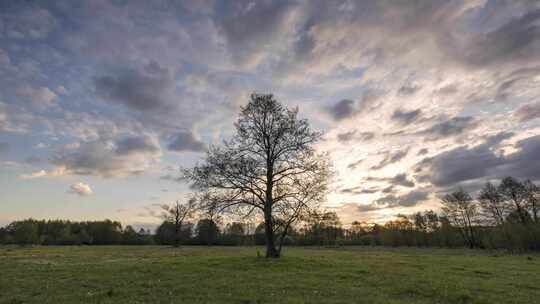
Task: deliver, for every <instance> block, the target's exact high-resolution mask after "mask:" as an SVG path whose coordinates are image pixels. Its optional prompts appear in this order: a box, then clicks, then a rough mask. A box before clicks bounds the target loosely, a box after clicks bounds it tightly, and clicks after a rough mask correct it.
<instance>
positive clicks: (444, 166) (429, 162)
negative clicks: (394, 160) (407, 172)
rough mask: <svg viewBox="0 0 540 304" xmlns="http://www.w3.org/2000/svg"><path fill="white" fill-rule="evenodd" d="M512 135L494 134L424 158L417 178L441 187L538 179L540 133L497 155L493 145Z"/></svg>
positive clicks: (418, 168)
mask: <svg viewBox="0 0 540 304" xmlns="http://www.w3.org/2000/svg"><path fill="white" fill-rule="evenodd" d="M510 136H511V135H509V134H506V135H504V136H500V135H499V136H496V138H497V140H493V137H491V138H488V139H486V141H485V143H483V144H480V145H478V146H475V147H466V146H461V147H457V148H454V149H451V150H449V151H445V152H443V153H440V154H437V155H435V156H434V157H430V158H425V159H424V160H422V161H421V162H419V163H418V164H417V165H416V170H417V171H418V172H419V174H418V176H417V179H420V180H421V181H427V182H430V183H432V184H433V185H435V186H438V187H455V186H456V185H458V184H460V183H463V182H470V181H475V180H477V179H482V180H488V179H492V178H502V177H504V176H514V177H517V178H522V179H531V180H539V179H540V174H539V173H538V172H540V171H538V170H539V169H540V163H539V162H538V161H539V160H540V135H538V136H533V137H529V138H525V139H522V140H520V141H518V142H517V143H516V144H515V149H516V151H515V152H513V153H511V154H508V155H498V154H496V153H495V152H496V151H495V149H494V148H496V147H497V146H498V144H499V143H500V141H501V140H504V139H505V138H509V137H510Z"/></svg>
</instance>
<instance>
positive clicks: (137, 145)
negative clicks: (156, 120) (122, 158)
mask: <svg viewBox="0 0 540 304" xmlns="http://www.w3.org/2000/svg"><path fill="white" fill-rule="evenodd" d="M159 150H160V149H159V145H158V144H157V143H156V140H155V139H154V138H152V137H150V136H129V137H125V138H122V139H121V140H119V141H118V142H117V143H116V153H117V154H118V155H126V154H130V153H150V154H152V153H156V152H158V151H159Z"/></svg>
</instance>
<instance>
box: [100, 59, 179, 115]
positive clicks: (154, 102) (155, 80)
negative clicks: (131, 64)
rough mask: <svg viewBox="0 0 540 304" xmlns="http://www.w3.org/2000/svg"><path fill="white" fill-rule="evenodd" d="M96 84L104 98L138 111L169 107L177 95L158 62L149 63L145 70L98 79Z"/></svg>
mask: <svg viewBox="0 0 540 304" xmlns="http://www.w3.org/2000/svg"><path fill="white" fill-rule="evenodd" d="M94 85H95V89H96V93H97V95H98V96H100V97H101V98H103V99H105V100H107V101H109V102H111V103H120V104H122V105H124V106H126V107H128V108H130V109H133V110H137V111H156V110H158V109H165V108H168V107H170V106H171V103H172V102H173V100H174V96H175V94H174V88H175V82H174V79H173V76H172V74H171V73H170V72H169V70H168V69H167V68H164V67H161V66H160V65H159V64H158V63H156V62H155V61H152V62H150V63H148V64H147V65H146V66H145V67H144V69H129V70H125V71H122V72H119V73H117V74H116V75H105V76H99V77H95V78H94Z"/></svg>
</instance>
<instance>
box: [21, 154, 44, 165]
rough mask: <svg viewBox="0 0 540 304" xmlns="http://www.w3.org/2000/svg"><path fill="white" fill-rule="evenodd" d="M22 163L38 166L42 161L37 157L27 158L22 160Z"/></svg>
mask: <svg viewBox="0 0 540 304" xmlns="http://www.w3.org/2000/svg"><path fill="white" fill-rule="evenodd" d="M24 162H25V163H27V164H30V165H35V164H40V163H41V162H42V159H41V158H40V157H37V156H29V157H27V158H25V159H24Z"/></svg>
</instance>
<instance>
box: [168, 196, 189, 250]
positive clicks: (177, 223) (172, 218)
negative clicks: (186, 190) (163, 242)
mask: <svg viewBox="0 0 540 304" xmlns="http://www.w3.org/2000/svg"><path fill="white" fill-rule="evenodd" d="M161 207H162V209H163V213H162V216H161V217H162V218H163V219H164V220H165V221H166V222H171V223H173V224H174V246H176V247H178V246H180V241H181V240H180V238H181V235H180V232H181V231H182V224H183V223H184V222H185V221H186V220H188V219H190V218H191V217H192V216H193V215H194V214H195V212H196V210H197V209H196V208H197V206H196V201H195V199H189V200H188V201H187V202H186V203H180V202H179V201H176V202H175V203H174V204H172V205H170V206H169V205H163V206H161Z"/></svg>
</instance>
